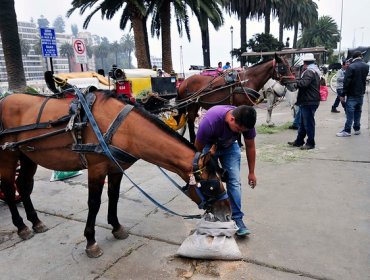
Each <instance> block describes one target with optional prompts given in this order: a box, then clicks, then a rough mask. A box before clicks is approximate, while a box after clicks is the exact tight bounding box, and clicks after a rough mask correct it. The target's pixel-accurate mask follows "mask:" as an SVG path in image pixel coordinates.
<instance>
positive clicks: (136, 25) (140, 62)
mask: <svg viewBox="0 0 370 280" xmlns="http://www.w3.org/2000/svg"><path fill="white" fill-rule="evenodd" d="M128 5H130V4H128ZM131 10H132V15H131V17H130V19H131V23H132V28H133V30H134V41H135V56H136V58H137V67H138V68H146V69H149V68H150V59H149V60H148V56H147V55H148V52H147V48H146V42H145V34H146V31H145V29H144V24H143V17H142V16H141V15H140V12H135V8H133V7H132V8H131Z"/></svg>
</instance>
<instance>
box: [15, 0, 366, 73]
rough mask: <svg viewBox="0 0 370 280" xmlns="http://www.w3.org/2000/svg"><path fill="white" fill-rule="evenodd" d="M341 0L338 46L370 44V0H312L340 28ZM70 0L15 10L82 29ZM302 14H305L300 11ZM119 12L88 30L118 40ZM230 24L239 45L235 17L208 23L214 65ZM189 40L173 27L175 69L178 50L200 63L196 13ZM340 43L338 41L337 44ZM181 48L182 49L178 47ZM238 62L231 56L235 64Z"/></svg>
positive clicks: (187, 61) (155, 50)
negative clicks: (216, 26) (216, 25)
mask: <svg viewBox="0 0 370 280" xmlns="http://www.w3.org/2000/svg"><path fill="white" fill-rule="evenodd" d="M342 1H343V17H342V44H341V50H346V49H347V48H352V46H353V44H354V45H355V46H360V45H361V46H370V20H369V17H370V1H369V0H315V2H316V3H317V4H318V6H319V16H323V15H328V16H331V17H332V18H333V19H334V20H335V21H336V22H337V24H338V28H339V29H340V22H341V3H342ZM71 2H72V1H71V0H59V1H50V0H32V1H30V0H15V10H16V13H17V19H18V21H29V20H30V19H31V18H33V19H34V20H35V22H36V21H37V19H38V18H40V15H43V16H44V17H46V18H47V19H48V20H49V22H50V24H51V25H52V23H53V21H54V20H55V18H56V17H57V16H59V15H61V16H63V17H64V19H65V22H66V32H67V33H71V27H70V26H71V24H77V26H78V28H79V31H83V29H82V24H83V21H84V19H85V18H86V15H88V14H89V11H87V12H85V15H83V16H81V15H79V13H78V11H76V12H75V13H74V14H73V15H72V16H71V17H70V18H65V15H66V12H67V10H68V9H69V8H70V6H71ZM302 16H304V15H302ZM119 17H120V13H118V14H117V15H116V16H115V17H114V18H113V19H112V20H111V21H107V20H102V19H101V16H100V14H98V13H97V14H96V15H95V16H94V17H93V19H92V21H91V22H90V25H89V27H88V29H87V31H89V32H91V33H92V34H97V35H99V36H102V37H107V38H108V39H109V41H110V42H113V41H115V40H118V41H119V39H120V38H121V37H122V35H124V34H127V33H128V32H129V30H128V29H127V30H123V31H122V30H120V29H119V23H118V22H119ZM230 26H233V28H234V32H233V47H234V48H238V47H240V34H239V33H240V25H239V23H238V21H237V19H236V18H235V17H233V16H232V17H229V16H227V15H226V14H225V25H224V26H223V27H222V28H220V30H218V31H215V30H214V29H213V27H210V40H211V42H210V44H211V49H210V54H211V64H212V65H213V66H216V65H217V62H218V61H222V62H223V63H225V62H226V61H231V57H230V50H231V41H232V40H231V32H230ZM247 28H248V30H247V33H248V34H247V36H248V39H249V38H250V37H251V35H253V34H256V33H261V32H263V31H264V24H263V22H259V23H258V22H256V21H248V23H247ZM190 30H191V42H188V41H187V39H186V38H179V36H178V34H177V29H176V27H175V26H173V27H172V52H173V54H172V60H173V64H174V68H175V70H176V71H177V72H182V70H183V69H181V67H180V63H181V59H180V58H181V53H182V57H183V62H184V63H183V64H184V65H183V68H184V69H185V71H186V70H187V69H188V68H189V66H190V65H202V64H203V58H202V49H201V38H200V30H199V26H198V23H197V20H196V18H195V17H192V18H191V20H190ZM271 34H272V35H274V36H275V37H276V38H278V22H277V21H273V22H272V25H271ZM286 37H291V40H292V37H293V36H292V32H291V31H285V33H284V41H285V39H286ZM338 47H339V45H338ZM150 48H151V49H150V52H151V55H152V56H156V57H161V45H160V40H158V39H150ZM181 50H182V51H181ZM237 65H238V63H237V62H236V60H235V59H234V66H237Z"/></svg>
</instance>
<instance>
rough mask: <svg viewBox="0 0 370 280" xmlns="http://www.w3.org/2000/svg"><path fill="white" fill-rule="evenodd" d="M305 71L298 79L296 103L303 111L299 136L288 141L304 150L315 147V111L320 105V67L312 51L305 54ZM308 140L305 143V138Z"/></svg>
mask: <svg viewBox="0 0 370 280" xmlns="http://www.w3.org/2000/svg"><path fill="white" fill-rule="evenodd" d="M303 63H304V64H303V70H304V71H303V73H302V75H301V78H300V79H297V87H298V96H297V103H296V105H298V106H299V109H300V111H301V124H300V126H299V128H298V134H297V138H296V139H295V141H293V142H288V144H289V145H290V146H294V147H301V149H302V150H310V149H314V148H315V145H316V143H315V125H316V124H315V112H316V110H317V108H318V107H319V105H320V74H321V72H320V69H319V68H318V67H317V65H316V64H315V57H314V55H313V54H312V53H306V54H305V55H304V56H303ZM306 136H307V140H306V143H305V140H304V139H305V138H306Z"/></svg>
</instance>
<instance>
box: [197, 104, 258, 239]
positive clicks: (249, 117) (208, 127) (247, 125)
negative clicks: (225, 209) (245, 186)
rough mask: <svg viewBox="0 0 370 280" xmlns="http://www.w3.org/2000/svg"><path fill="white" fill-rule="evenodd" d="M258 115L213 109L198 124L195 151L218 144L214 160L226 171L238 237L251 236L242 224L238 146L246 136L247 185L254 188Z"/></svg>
mask: <svg viewBox="0 0 370 280" xmlns="http://www.w3.org/2000/svg"><path fill="white" fill-rule="evenodd" d="M256 115H257V113H256V111H255V110H254V108H253V107H250V106H247V105H241V106H238V107H235V106H230V105H219V106H214V107H212V108H211V109H209V110H208V111H207V113H206V114H205V116H204V118H203V119H202V121H201V122H200V124H199V128H198V132H197V136H196V139H195V147H196V148H197V150H198V151H199V152H202V151H203V152H206V151H208V150H209V149H210V147H211V146H212V145H213V144H217V151H216V154H215V158H216V159H218V160H219V161H220V163H221V166H222V168H224V169H225V170H227V172H228V176H227V179H226V186H227V193H228V195H229V197H230V202H231V210H232V219H233V220H234V221H235V223H236V225H237V226H238V228H239V229H238V231H237V232H236V234H237V235H239V236H245V235H248V234H250V230H249V229H248V228H247V226H246V225H245V224H244V222H243V216H244V214H243V212H242V210H241V181H240V160H241V155H240V148H239V145H238V142H237V139H238V136H239V134H240V133H242V134H243V136H244V141H245V147H246V154H247V160H248V168H249V174H248V183H249V185H250V186H251V187H252V188H254V187H255V186H256V185H257V178H256V175H255V174H254V168H255V163H256V146H255V142H254V138H255V137H256V129H255V128H254V125H255V124H256Z"/></svg>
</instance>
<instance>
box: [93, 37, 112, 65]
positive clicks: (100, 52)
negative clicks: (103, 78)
mask: <svg viewBox="0 0 370 280" xmlns="http://www.w3.org/2000/svg"><path fill="white" fill-rule="evenodd" d="M108 53H109V43H108V44H107V42H106V41H105V40H102V42H101V43H100V44H99V45H98V46H95V47H94V54H95V57H96V58H100V60H101V67H98V68H102V69H104V71H106V72H108V71H109V68H110V66H107V67H106V65H104V59H105V58H107V57H108Z"/></svg>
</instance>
